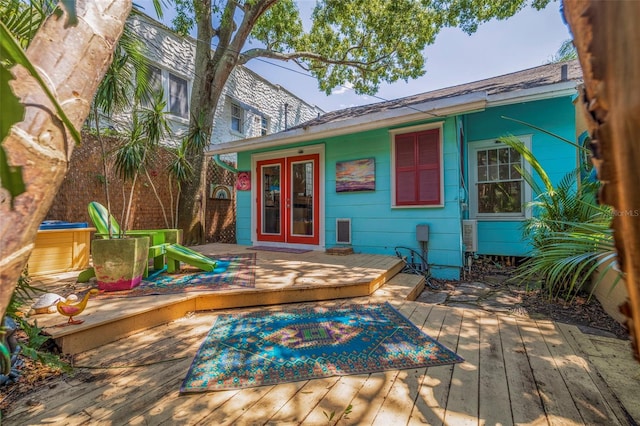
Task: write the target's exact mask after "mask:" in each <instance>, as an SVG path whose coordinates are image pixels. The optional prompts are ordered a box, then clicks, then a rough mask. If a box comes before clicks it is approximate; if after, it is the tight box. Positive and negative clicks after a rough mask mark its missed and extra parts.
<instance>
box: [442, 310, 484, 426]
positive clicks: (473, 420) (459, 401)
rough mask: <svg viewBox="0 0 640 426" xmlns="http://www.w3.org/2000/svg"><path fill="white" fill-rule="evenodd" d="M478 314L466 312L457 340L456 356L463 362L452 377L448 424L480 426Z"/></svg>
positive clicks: (446, 418) (446, 414)
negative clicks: (462, 359)
mask: <svg viewBox="0 0 640 426" xmlns="http://www.w3.org/2000/svg"><path fill="white" fill-rule="evenodd" d="M479 317H480V316H479V312H478V311H474V310H466V311H464V313H463V318H462V325H461V328H460V334H459V337H458V348H457V351H456V352H457V353H458V355H460V356H461V357H462V358H464V362H463V363H461V364H456V365H455V367H454V369H453V376H452V377H451V386H450V389H449V396H448V400H447V411H446V413H445V417H444V423H445V424H448V425H449V424H456V425H461V426H463V425H477V424H478V380H479V379H478V371H479V364H480V362H479V359H480V353H479V352H480V342H479V337H480V321H479Z"/></svg>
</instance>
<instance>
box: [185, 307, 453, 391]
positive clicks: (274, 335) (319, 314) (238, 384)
mask: <svg viewBox="0 0 640 426" xmlns="http://www.w3.org/2000/svg"><path fill="white" fill-rule="evenodd" d="M462 361H463V359H462V358H460V357H459V356H458V355H456V354H455V353H453V352H452V351H450V350H449V349H447V348H445V347H444V346H443V345H441V344H440V343H438V342H436V341H435V340H433V339H432V338H431V337H429V336H427V335H426V334H424V333H423V332H422V331H420V330H419V329H418V328H417V327H416V326H414V325H413V324H412V323H411V322H410V321H409V320H407V319H406V318H405V317H404V316H403V315H402V314H400V313H399V312H398V311H396V310H395V309H394V308H393V307H392V306H391V305H390V304H388V303H385V304H371V305H348V306H344V307H340V308H336V309H333V308H332V309H327V308H321V307H306V308H299V309H293V308H289V309H287V308H285V310H284V311H282V312H267V311H259V312H251V313H243V314H234V315H220V316H219V317H218V319H217V321H216V322H215V324H214V325H213V328H212V329H211V331H209V334H208V336H207V337H206V338H205V340H204V342H203V343H202V345H201V346H200V349H199V350H198V353H197V354H196V356H195V359H194V360H193V363H192V364H191V367H190V368H189V372H188V373H187V376H186V378H185V379H184V381H183V383H182V387H181V389H180V392H182V393H193V392H204V391H209V390H227V389H240V388H246V387H253V386H263V385H274V384H277V383H285V382H296V381H300V380H309V379H316V378H321V377H330V376H338V375H339V376H342V375H349V374H362V373H365V374H366V373H372V372H376V371H384V370H399V369H407V368H420V367H428V366H434V365H442V364H452V363H456V362H462Z"/></svg>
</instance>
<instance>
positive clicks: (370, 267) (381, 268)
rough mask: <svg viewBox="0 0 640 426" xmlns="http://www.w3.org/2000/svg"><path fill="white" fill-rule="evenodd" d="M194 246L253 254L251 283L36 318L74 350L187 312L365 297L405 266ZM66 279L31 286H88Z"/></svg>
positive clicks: (354, 257) (362, 258)
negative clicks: (69, 316)
mask: <svg viewBox="0 0 640 426" xmlns="http://www.w3.org/2000/svg"><path fill="white" fill-rule="evenodd" d="M197 250H198V251H199V252H201V253H204V254H206V255H209V256H212V257H215V256H217V255H224V254H235V253H241V254H248V253H255V254H256V266H255V271H254V272H255V287H253V288H241V289H238V288H236V289H229V290H217V291H211V292H191V293H180V294H170V295H162V296H144V297H132V298H113V299H92V300H90V301H89V304H88V306H87V308H86V309H85V310H84V312H83V313H82V315H81V316H80V317H79V318H80V319H82V320H84V323H83V324H79V325H74V326H69V327H61V325H64V323H65V322H66V318H64V317H62V316H60V315H59V314H57V313H56V314H50V315H38V316H36V317H34V318H35V319H37V320H38V325H39V326H40V327H43V328H44V331H45V332H46V333H47V334H49V335H51V336H52V337H53V338H54V340H55V341H56V343H57V344H58V345H59V346H60V348H61V349H62V351H63V352H64V353H67V354H74V353H79V352H83V351H86V350H88V349H92V348H95V347H98V346H100V345H103V344H106V343H109V342H112V341H114V340H117V339H120V338H123V337H126V336H128V335H130V334H132V333H135V332H137V331H141V330H144V329H146V328H149V327H153V326H156V325H160V324H164V323H166V322H169V321H172V320H174V319H177V318H180V317H182V316H183V315H185V314H186V313H187V312H197V311H204V310H211V309H225V308H237V307H250V306H265V305H276V304H282V303H293V302H306V301H317V300H333V299H342V298H348V297H358V296H368V295H370V294H371V293H373V292H374V291H375V290H376V289H378V288H379V287H380V286H381V285H383V284H384V283H387V282H389V281H390V280H391V279H392V278H393V277H394V276H396V274H398V273H399V272H400V270H401V269H402V267H403V263H402V261H401V260H400V259H398V258H396V257H392V256H381V255H371V254H351V255H348V256H337V255H329V254H326V253H323V252H318V251H309V252H306V253H281V252H271V251H256V250H250V249H249V248H248V247H247V246H240V245H234V244H208V245H203V246H198V247H197ZM65 277H66V279H55V278H54V279H50V280H46V279H41V282H35V283H34V285H36V286H37V287H41V288H46V289H47V290H48V291H51V292H54V293H58V294H62V295H65V296H66V295H68V294H69V293H71V292H76V291H78V292H79V291H82V290H86V289H87V288H88V286H89V285H88V284H78V283H76V278H77V273H72V274H65ZM419 281H420V280H418V282H416V283H415V285H418V284H419ZM418 290H420V291H421V290H422V288H421V287H420V288H418Z"/></svg>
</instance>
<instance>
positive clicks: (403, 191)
mask: <svg viewBox="0 0 640 426" xmlns="http://www.w3.org/2000/svg"><path fill="white" fill-rule="evenodd" d="M415 160H416V147H415V138H414V136H413V135H412V134H406V135H398V136H396V204H398V205H411V204H415V202H416V176H415V170H416V161H415Z"/></svg>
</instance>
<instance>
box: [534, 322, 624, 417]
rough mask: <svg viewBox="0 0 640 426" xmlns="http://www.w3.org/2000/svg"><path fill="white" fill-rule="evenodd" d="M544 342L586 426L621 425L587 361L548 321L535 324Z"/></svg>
mask: <svg viewBox="0 0 640 426" xmlns="http://www.w3.org/2000/svg"><path fill="white" fill-rule="evenodd" d="M536 323H537V325H538V329H539V330H540V333H541V338H542V339H543V341H544V342H545V344H546V345H547V348H548V349H549V352H550V353H551V356H553V359H554V360H555V363H556V365H557V366H558V369H559V370H560V374H562V377H563V379H564V381H565V383H566V385H567V388H568V389H569V392H570V394H571V397H572V398H573V401H574V402H575V404H576V407H577V408H578V410H579V411H580V414H581V416H582V418H583V420H584V422H585V423H586V424H605V423H608V424H611V425H619V424H621V423H620V421H619V420H618V419H617V418H616V417H617V416H616V415H615V414H614V413H613V412H612V410H611V408H610V407H609V404H608V403H607V402H606V398H605V397H604V396H603V395H602V393H601V392H600V390H599V388H598V386H597V384H596V383H594V381H593V378H592V376H591V375H590V374H589V369H590V366H589V364H588V362H587V360H585V359H584V357H582V356H580V355H578V354H576V353H575V352H574V350H573V349H572V348H571V346H570V345H569V343H568V342H567V341H566V340H565V338H564V336H563V335H562V333H561V332H560V331H559V330H558V329H556V327H555V326H554V325H553V323H551V322H549V321H536Z"/></svg>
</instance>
